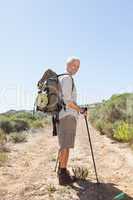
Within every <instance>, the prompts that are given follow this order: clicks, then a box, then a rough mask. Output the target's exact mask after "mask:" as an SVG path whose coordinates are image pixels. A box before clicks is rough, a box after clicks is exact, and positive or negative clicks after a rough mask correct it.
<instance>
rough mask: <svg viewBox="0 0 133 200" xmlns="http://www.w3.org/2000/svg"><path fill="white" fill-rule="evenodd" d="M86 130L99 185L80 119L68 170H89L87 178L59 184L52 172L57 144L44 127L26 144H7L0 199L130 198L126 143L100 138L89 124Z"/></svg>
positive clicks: (132, 178) (132, 179)
mask: <svg viewBox="0 0 133 200" xmlns="http://www.w3.org/2000/svg"><path fill="white" fill-rule="evenodd" d="M89 128H90V133H91V139H92V144H93V149H94V155H95V160H96V166H97V171H98V176H99V180H100V182H101V184H100V185H99V186H97V184H96V181H95V174H94V170H93V163H92V158H91V152H90V147H89V140H88V135H87V130H86V127H85V121H84V118H83V117H80V118H79V120H78V127H77V137H76V143H75V149H74V150H71V154H70V160H69V169H70V171H71V167H72V166H75V165H76V166H83V167H88V168H89V177H88V179H87V180H86V181H81V180H80V181H77V183H74V184H73V185H71V186H67V187H63V186H59V185H58V179H57V176H56V173H55V172H54V167H55V159H56V156H57V151H58V141H57V137H52V136H51V135H52V133H51V127H49V128H48V127H47V128H45V129H44V130H41V131H39V132H38V133H35V134H32V135H31V136H30V137H29V140H28V142H27V143H22V144H16V145H13V144H9V147H10V148H11V153H9V160H8V162H7V164H6V165H5V166H3V167H0V200H70V199H72V200H79V199H80V200H88V199H89V200H97V199H98V200H112V199H113V196H114V195H115V194H118V193H120V192H124V193H126V194H127V195H128V197H127V199H130V200H131V199H133V152H132V151H131V149H130V148H129V147H128V146H127V144H120V143H117V142H114V141H112V140H110V139H109V138H107V137H106V136H101V135H100V134H99V133H98V132H97V131H96V130H95V129H94V128H93V127H91V125H90V124H89Z"/></svg>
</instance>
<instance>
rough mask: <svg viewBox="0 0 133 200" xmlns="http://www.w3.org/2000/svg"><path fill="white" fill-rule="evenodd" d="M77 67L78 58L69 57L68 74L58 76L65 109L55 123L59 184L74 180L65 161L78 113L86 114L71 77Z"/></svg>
mask: <svg viewBox="0 0 133 200" xmlns="http://www.w3.org/2000/svg"><path fill="white" fill-rule="evenodd" d="M79 67H80V60H79V59H78V58H75V57H72V58H69V59H68V60H67V62H66V73H67V74H68V75H63V76H61V77H60V78H59V81H60V84H61V88H62V98H63V100H64V103H65V105H66V109H65V110H64V109H62V110H61V111H60V113H59V124H58V125H57V131H58V141H59V146H60V150H59V168H58V178H59V184H60V185H67V184H70V183H72V182H74V181H75V180H76V179H75V177H74V176H71V175H70V173H69V171H68V170H67V163H68V158H69V149H70V148H74V143H75V135H76V126H77V119H78V114H79V113H81V114H84V115H86V111H85V110H84V109H83V108H80V107H79V106H78V105H77V103H76V101H77V92H76V87H75V84H74V80H73V78H72V76H73V75H75V74H76V73H77V72H78V70H79Z"/></svg>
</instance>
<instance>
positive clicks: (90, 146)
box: [84, 116, 100, 184]
mask: <svg viewBox="0 0 133 200" xmlns="http://www.w3.org/2000/svg"><path fill="white" fill-rule="evenodd" d="M84 118H85V122H86V127H87V132H88V137H89V142H90V148H91V155H92V160H93V165H94V170H95V175H96V180H97V183H98V184H99V183H100V182H99V180H98V174H97V169H96V163H95V158H94V153H93V148H92V142H91V136H90V131H89V126H88V122H87V116H84Z"/></svg>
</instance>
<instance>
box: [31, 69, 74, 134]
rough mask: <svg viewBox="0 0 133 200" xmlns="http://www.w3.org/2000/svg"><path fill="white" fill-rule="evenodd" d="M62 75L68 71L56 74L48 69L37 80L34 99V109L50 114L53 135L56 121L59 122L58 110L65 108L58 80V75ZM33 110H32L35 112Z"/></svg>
mask: <svg viewBox="0 0 133 200" xmlns="http://www.w3.org/2000/svg"><path fill="white" fill-rule="evenodd" d="M63 75H69V76H70V77H71V78H72V76H71V75H70V74H68V73H64V74H59V75H58V74H56V73H55V72H54V71H53V70H51V69H48V70H46V71H45V73H44V74H43V76H42V78H41V79H40V80H39V82H38V84H37V86H38V95H37V97H36V100H35V105H34V106H35V110H36V111H41V112H43V113H47V114H50V115H51V116H52V121H53V135H57V133H56V130H55V129H56V123H59V112H60V111H61V109H62V108H63V109H64V110H65V109H66V105H65V103H64V101H63V98H62V89H61V85H60V82H59V77H60V76H63ZM73 88H74V81H73V78H72V90H73ZM35 110H34V112H35Z"/></svg>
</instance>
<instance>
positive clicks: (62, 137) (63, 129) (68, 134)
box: [57, 115, 77, 150]
mask: <svg viewBox="0 0 133 200" xmlns="http://www.w3.org/2000/svg"><path fill="white" fill-rule="evenodd" d="M76 127H77V120H76V118H75V117H74V116H73V115H67V116H65V117H63V118H61V119H60V121H59V124H58V125H57V134H58V142H59V147H60V150H61V149H65V148H74V143H75V136H76Z"/></svg>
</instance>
